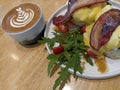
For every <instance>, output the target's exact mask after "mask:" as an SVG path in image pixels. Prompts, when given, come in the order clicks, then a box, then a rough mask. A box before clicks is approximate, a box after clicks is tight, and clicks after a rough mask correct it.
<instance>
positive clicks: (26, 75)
mask: <svg viewBox="0 0 120 90" xmlns="http://www.w3.org/2000/svg"><path fill="white" fill-rule="evenodd" d="M24 2H33V3H36V4H38V5H40V7H41V8H42V11H43V14H44V18H45V20H46V22H47V20H48V19H49V17H50V16H51V14H52V13H53V12H54V11H55V10H56V9H57V8H59V7H60V6H62V5H63V4H65V3H66V0H0V25H1V22H2V18H3V16H4V15H5V14H6V13H7V12H8V11H9V10H10V9H11V8H12V7H14V6H16V5H18V4H20V3H24ZM47 56H48V52H47V50H46V49H45V45H35V46H32V47H24V46H22V45H20V44H19V43H18V42H16V41H15V40H14V39H13V38H11V37H10V36H8V35H6V34H5V33H3V32H2V29H1V28H0V90H52V86H53V85H54V82H55V80H56V78H57V77H58V74H57V73H55V74H54V76H53V77H51V78H50V77H49V76H48V74H47V65H48V60H47V59H46V57H47ZM58 71H59V70H58ZM70 78H71V81H70V82H69V83H67V84H66V85H65V86H64V88H63V90H120V76H117V77H114V78H110V79H106V80H88V79H83V78H80V77H79V78H78V80H77V81H76V80H75V79H74V78H73V76H71V77H70ZM57 90H59V88H57Z"/></svg>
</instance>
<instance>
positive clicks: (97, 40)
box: [90, 9, 120, 50]
mask: <svg viewBox="0 0 120 90" xmlns="http://www.w3.org/2000/svg"><path fill="white" fill-rule="evenodd" d="M118 25H120V10H118V9H111V10H109V11H107V12H105V13H104V14H102V15H101V16H100V17H99V18H98V20H97V21H96V22H95V24H94V26H93V29H92V31H91V35H90V45H91V47H92V48H93V49H95V50H99V49H100V48H101V47H102V46H103V45H105V44H106V43H107V42H108V41H109V40H110V37H111V35H112V33H113V32H114V30H115V29H116V28H117V27H118Z"/></svg>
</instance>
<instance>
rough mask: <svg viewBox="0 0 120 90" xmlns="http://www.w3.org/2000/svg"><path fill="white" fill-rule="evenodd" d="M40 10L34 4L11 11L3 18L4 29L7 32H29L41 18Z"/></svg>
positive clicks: (25, 4) (24, 5)
mask: <svg viewBox="0 0 120 90" xmlns="http://www.w3.org/2000/svg"><path fill="white" fill-rule="evenodd" d="M41 16H42V14H41V10H40V8H39V7H38V6H37V5H35V4H32V3H23V4H20V5H18V6H16V7H14V8H13V9H11V10H10V11H9V12H8V13H7V14H6V15H5V16H4V18H3V21H2V28H3V29H4V30H5V31H7V32H12V33H16V32H22V31H25V30H29V29H30V28H32V27H34V25H36V23H38V21H39V19H40V18H41Z"/></svg>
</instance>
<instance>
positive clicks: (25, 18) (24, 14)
mask: <svg viewBox="0 0 120 90" xmlns="http://www.w3.org/2000/svg"><path fill="white" fill-rule="evenodd" d="M16 11H17V12H18V15H17V18H16V15H15V16H13V17H12V18H11V19H10V25H11V26H12V27H15V28H19V27H24V26H26V25H27V24H28V23H30V22H31V20H32V19H33V17H34V11H33V10H31V9H26V11H23V10H22V9H21V7H19V8H18V9H16Z"/></svg>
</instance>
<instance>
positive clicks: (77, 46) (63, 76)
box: [39, 28, 93, 90]
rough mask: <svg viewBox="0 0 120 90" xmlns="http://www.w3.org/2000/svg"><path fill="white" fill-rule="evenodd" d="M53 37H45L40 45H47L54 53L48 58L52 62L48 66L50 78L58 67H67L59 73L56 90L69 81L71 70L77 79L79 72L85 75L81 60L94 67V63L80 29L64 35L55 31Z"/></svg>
mask: <svg viewBox="0 0 120 90" xmlns="http://www.w3.org/2000/svg"><path fill="white" fill-rule="evenodd" d="M53 35H54V37H53V38H47V37H43V38H42V40H39V43H40V44H42V43H47V44H48V46H49V48H50V49H51V50H52V51H53V53H51V54H49V56H48V57H47V59H48V60H50V62H49V64H48V75H49V76H51V75H52V74H53V73H52V70H53V69H54V68H55V66H56V65H57V66H59V67H60V66H61V65H65V67H64V68H62V69H61V71H60V72H59V73H58V74H59V77H58V78H57V79H56V81H55V84H54V86H53V90H55V89H56V88H57V87H58V86H59V85H61V84H62V83H64V82H67V81H69V72H68V69H69V68H71V69H73V71H74V72H73V75H74V77H76V73H77V72H79V73H81V74H82V73H83V71H84V68H83V67H82V63H81V59H83V58H84V59H85V60H86V62H88V63H89V64H90V65H93V62H92V60H91V58H90V57H89V55H88V54H87V49H88V48H89V47H88V46H86V45H85V44H84V41H83V39H84V38H83V33H82V32H81V31H80V29H78V28H73V29H70V30H69V31H67V32H64V33H63V32H61V31H60V30H55V31H54V32H53ZM56 43H58V44H59V45H58V46H57V47H56V46H55V44H56ZM56 63H57V64H56Z"/></svg>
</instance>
